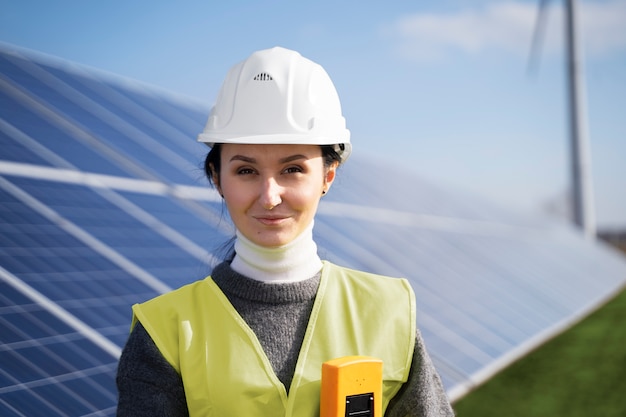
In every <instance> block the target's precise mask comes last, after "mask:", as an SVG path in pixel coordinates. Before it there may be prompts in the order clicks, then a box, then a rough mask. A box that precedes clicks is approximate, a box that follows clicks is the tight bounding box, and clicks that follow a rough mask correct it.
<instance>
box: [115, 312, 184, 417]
mask: <svg viewBox="0 0 626 417" xmlns="http://www.w3.org/2000/svg"><path fill="white" fill-rule="evenodd" d="M116 382H117V389H118V392H119V401H118V406H117V417H129V416H132V417H141V416H150V417H187V416H188V415H189V412H188V410H187V402H186V400H185V391H184V387H183V381H182V379H181V377H180V375H179V374H178V373H177V372H176V370H175V369H174V368H173V367H172V366H171V365H170V364H169V363H168V362H167V361H166V360H165V358H164V357H163V355H161V352H159V350H158V348H157V347H156V345H155V344H154V342H153V341H152V339H151V338H150V336H149V335H148V333H147V332H146V330H145V329H144V328H143V326H142V325H141V323H137V325H136V326H135V328H134V329H133V331H132V332H131V334H130V336H129V338H128V341H127V342H126V346H125V347H124V350H123V351H122V356H121V357H120V362H119V365H118V369H117V378H116Z"/></svg>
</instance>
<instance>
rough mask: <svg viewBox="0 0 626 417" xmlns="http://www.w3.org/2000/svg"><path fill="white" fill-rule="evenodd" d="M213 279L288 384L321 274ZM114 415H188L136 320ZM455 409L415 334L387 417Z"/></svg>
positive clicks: (221, 269)
mask: <svg viewBox="0 0 626 417" xmlns="http://www.w3.org/2000/svg"><path fill="white" fill-rule="evenodd" d="M211 277H212V278H213V280H214V281H215V282H216V284H217V285H218V286H219V287H220V289H221V290H222V292H223V293H224V294H225V295H226V297H228V299H229V301H230V302H231V303H232V305H233V306H234V307H235V309H236V310H237V311H238V312H239V314H240V315H241V316H242V317H243V319H244V320H245V321H246V323H247V324H248V325H249V326H250V328H251V329H252V330H253V331H254V332H255V334H256V335H257V338H258V339H259V342H260V343H261V345H262V346H263V349H264V351H265V353H266V355H267V357H268V359H269V360H270V362H271V363H272V366H273V368H274V371H275V372H276V375H277V376H278V378H279V379H280V381H281V382H282V383H283V384H284V385H285V387H287V388H288V387H289V386H290V384H291V379H292V377H293V373H294V369H295V366H296V361H297V359H298V353H299V351H300V346H301V344H302V340H303V338H304V332H305V330H306V326H307V322H308V318H309V315H310V313H311V309H312V307H313V302H314V300H315V295H316V293H317V287H318V285H319V281H320V276H319V274H318V275H317V276H315V277H313V278H311V279H308V280H306V281H301V282H295V283H286V284H267V283H263V282H259V281H255V280H251V279H249V278H246V277H244V276H242V275H240V274H237V273H236V272H235V271H233V270H232V269H231V268H230V265H229V264H228V263H222V264H221V265H219V266H217V267H216V268H215V269H214V271H213V273H212V274H211ZM117 387H118V391H119V402H118V408H117V415H118V417H129V416H133V417H142V416H146V417H147V416H150V417H166V416H167V417H179V416H188V411H187V404H186V401H185V391H184V387H183V384H182V379H181V377H180V375H178V373H177V372H176V371H175V370H174V368H173V367H172V366H171V365H170V364H169V363H168V362H167V361H166V360H165V358H164V357H163V356H162V355H161V353H160V352H159V350H158V348H157V347H156V345H155V344H154V342H153V341H152V339H151V338H150V336H149V335H148V333H147V332H146V330H145V329H144V328H143V326H141V324H138V325H137V326H135V328H134V329H133V331H132V332H131V335H130V337H129V338H128V341H127V342H126V346H125V347H124V350H123V351H122V356H121V358H120V362H119V366H118V373H117ZM453 415H454V413H453V411H452V408H451V406H450V403H449V401H448V398H447V396H446V393H445V391H444V389H443V387H442V384H441V380H440V378H439V375H438V374H437V373H436V371H435V369H434V367H433V365H432V362H431V360H430V358H429V357H428V354H427V353H426V350H425V348H424V343H423V341H422V338H421V336H420V334H419V331H418V333H417V340H416V344H415V351H414V354H413V363H412V366H411V371H410V374H409V380H408V381H407V382H406V383H405V384H404V385H403V387H402V389H401V390H400V392H399V393H398V394H397V395H396V396H395V397H394V398H393V399H392V400H391V402H390V404H389V407H388V409H387V412H386V413H385V416H388V417H401V416H403V417H404V416H407V417H408V416H411V417H412V416H415V417H417V416H420V417H422V416H423V417H426V416H428V417H435V416H437V417H439V416H442V417H447V416H453Z"/></svg>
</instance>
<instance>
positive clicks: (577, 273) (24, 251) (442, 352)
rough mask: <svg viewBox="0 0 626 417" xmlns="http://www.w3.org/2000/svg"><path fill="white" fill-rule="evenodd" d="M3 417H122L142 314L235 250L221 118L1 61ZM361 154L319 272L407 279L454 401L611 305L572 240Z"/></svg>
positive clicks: (342, 179) (70, 69) (337, 205)
mask: <svg viewBox="0 0 626 417" xmlns="http://www.w3.org/2000/svg"><path fill="white" fill-rule="evenodd" d="M0 109H1V113H0V288H1V291H0V342H1V344H0V415H2V416H7V417H8V416H29V417H30V416H47V417H49V416H57V415H58V416H112V415H115V407H116V397H117V393H116V389H115V383H114V380H115V372H116V366H117V358H118V356H119V353H120V351H121V348H122V346H123V345H124V342H125V340H126V337H127V335H128V330H129V324H130V316H131V311H130V307H131V305H132V304H134V303H137V302H141V301H144V300H146V299H149V298H151V297H154V296H156V295H157V294H159V293H162V292H165V291H168V290H170V289H172V288H176V287H179V286H181V285H184V284H185V283H188V282H192V281H194V280H197V279H200V278H203V277H204V276H206V275H207V274H209V273H210V271H211V267H212V265H214V264H215V262H217V261H218V260H219V256H220V255H219V254H220V249H221V245H222V244H223V243H224V242H226V241H227V240H228V239H229V238H230V237H231V236H232V234H233V230H232V226H231V225H230V222H229V220H228V216H227V214H226V213H225V211H224V208H223V206H222V204H221V201H220V199H219V198H218V196H217V195H216V193H215V192H214V191H213V190H212V189H210V188H209V187H208V184H207V181H206V180H205V179H204V178H203V173H202V169H201V165H202V160H203V157H204V155H205V153H206V150H207V149H206V148H205V147H204V145H201V144H198V143H196V142H195V137H196V135H197V133H198V132H199V131H200V130H201V129H202V127H203V123H204V121H205V118H206V114H207V112H208V109H207V108H206V107H205V106H202V105H199V104H197V103H194V102H192V101H190V100H186V99H181V98H179V97H176V96H173V95H171V94H168V93H166V92H163V91H160V90H158V89H156V88H152V87H147V86H145V85H142V84H139V83H136V82H131V81H128V80H123V79H121V78H117V77H114V76H111V75H107V74H104V73H103V72H100V71H97V70H94V69H87V68H84V67H81V66H77V65H74V64H71V63H69V62H66V61H61V60H58V59H55V58H52V57H47V56H43V55H41V54H37V53H33V52H28V51H24V50H22V49H20V48H16V47H13V46H11V45H6V44H0ZM354 142H356V143H355V145H356V149H357V151H356V152H355V154H354V155H353V157H351V160H350V161H349V163H348V164H346V166H345V167H342V169H341V170H340V173H339V179H338V180H337V182H336V183H335V186H334V187H333V190H332V192H331V193H330V194H329V195H328V196H326V197H324V199H323V201H322V203H321V205H320V211H319V214H318V217H317V220H316V224H315V232H314V234H315V238H316V240H317V242H318V246H319V249H320V253H321V255H322V257H323V258H326V259H329V260H331V261H334V262H336V263H338V264H341V265H345V266H348V267H353V268H357V269H363V270H367V271H371V272H376V273H381V274H386V275H392V276H403V277H406V278H408V279H409V280H410V282H411V283H412V285H413V287H414V289H415V292H416V296H417V301H418V323H419V325H420V328H421V331H422V333H423V336H424V339H425V341H426V344H427V347H428V349H429V351H430V353H431V355H432V357H433V360H434V362H435V365H436V367H437V368H438V370H439V372H440V373H441V375H442V378H443V380H444V385H445V386H446V388H447V390H448V392H449V393H450V395H451V396H452V397H453V398H458V397H459V396H461V395H463V393H464V392H466V390H467V389H469V387H471V386H472V384H474V383H477V382H480V381H481V380H483V379H485V378H487V377H488V376H489V375H491V374H492V373H493V372H495V371H497V370H498V369H500V368H501V367H502V366H505V365H506V364H508V363H510V361H511V360H514V359H515V358H517V357H519V356H520V355H522V354H523V353H524V352H526V351H528V350H529V349H530V348H532V347H534V346H536V344H538V343H540V342H542V341H544V340H545V339H546V338H547V337H549V336H550V335H552V334H553V333H554V332H555V331H558V330H559V329H562V328H563V327H565V326H567V325H568V324H570V323H572V322H573V321H575V320H576V319H577V318H579V317H581V315H584V314H585V313H587V312H588V311H589V310H590V309H592V308H594V307H595V306H597V305H598V303H600V302H602V301H603V300H606V299H607V297H610V296H611V295H612V294H614V293H615V292H616V291H617V290H618V289H620V288H622V287H623V286H624V283H625V282H626V261H625V260H624V258H623V257H622V256H621V255H619V254H617V253H616V252H614V251H613V250H611V249H610V248H608V247H606V246H604V245H603V244H601V243H598V242H591V241H587V240H585V239H583V238H582V237H581V235H580V234H579V233H578V232H576V231H575V230H573V229H572V228H571V227H569V226H568V225H565V224H562V223H559V222H556V221H553V220H547V219H543V218H536V217H528V216H527V215H521V214H518V213H514V212H511V211H510V210H503V209H501V208H499V207H497V206H494V205H490V204H487V203H485V202H483V201H480V200H478V199H476V198H474V197H472V196H468V195H463V194H462V193H460V192H458V191H455V192H454V193H448V192H445V191H443V190H442V189H440V188H437V187H433V186H431V185H429V184H427V183H425V182H423V181H421V180H420V179H418V178H415V177H414V176H412V175H411V174H409V173H408V172H407V171H405V170H402V169H400V168H397V167H394V164H393V162H391V163H390V162H388V161H387V162H386V161H383V160H380V159H373V158H368V157H366V156H363V155H360V154H359V152H358V138H354Z"/></svg>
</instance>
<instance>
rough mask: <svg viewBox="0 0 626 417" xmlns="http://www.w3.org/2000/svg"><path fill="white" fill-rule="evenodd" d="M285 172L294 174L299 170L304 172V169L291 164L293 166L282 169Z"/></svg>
mask: <svg viewBox="0 0 626 417" xmlns="http://www.w3.org/2000/svg"><path fill="white" fill-rule="evenodd" d="M283 172H284V173H286V174H296V173H299V172H304V169H302V167H300V166H297V165H293V166H289V167H287V168H285V170H284V171H283Z"/></svg>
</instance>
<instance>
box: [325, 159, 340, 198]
mask: <svg viewBox="0 0 626 417" xmlns="http://www.w3.org/2000/svg"><path fill="white" fill-rule="evenodd" d="M338 166H339V162H337V161H335V162H333V164H332V165H331V166H329V167H328V168H327V169H326V174H325V175H324V192H323V193H324V194H325V193H326V192H328V190H329V189H330V186H331V185H333V181H335V177H336V175H337V167H338Z"/></svg>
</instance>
